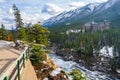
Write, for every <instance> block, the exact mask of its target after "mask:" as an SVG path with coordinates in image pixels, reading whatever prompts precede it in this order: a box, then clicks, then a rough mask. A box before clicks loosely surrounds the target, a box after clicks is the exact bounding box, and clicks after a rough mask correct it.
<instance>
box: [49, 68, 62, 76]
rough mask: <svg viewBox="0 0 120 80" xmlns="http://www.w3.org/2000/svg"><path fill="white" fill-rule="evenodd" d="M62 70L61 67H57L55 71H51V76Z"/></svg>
mask: <svg viewBox="0 0 120 80" xmlns="http://www.w3.org/2000/svg"><path fill="white" fill-rule="evenodd" d="M61 70H62V69H61V68H56V69H55V70H54V71H52V72H51V73H50V75H51V76H56V75H57V74H59V73H60V71H61Z"/></svg>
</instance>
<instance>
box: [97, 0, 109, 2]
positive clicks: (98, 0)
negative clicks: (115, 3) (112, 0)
mask: <svg viewBox="0 0 120 80" xmlns="http://www.w3.org/2000/svg"><path fill="white" fill-rule="evenodd" d="M107 1H108V0H97V2H107Z"/></svg>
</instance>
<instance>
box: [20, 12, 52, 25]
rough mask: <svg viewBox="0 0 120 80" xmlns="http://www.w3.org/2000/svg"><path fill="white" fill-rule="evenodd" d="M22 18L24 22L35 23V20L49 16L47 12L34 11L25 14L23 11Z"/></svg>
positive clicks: (41, 19)
mask: <svg viewBox="0 0 120 80" xmlns="http://www.w3.org/2000/svg"><path fill="white" fill-rule="evenodd" d="M21 16H22V19H23V22H24V23H30V22H31V23H33V24H34V23H37V22H39V21H40V22H42V21H43V20H45V19H48V18H50V17H51V16H50V15H48V14H40V13H35V14H27V13H25V12H22V13H21Z"/></svg>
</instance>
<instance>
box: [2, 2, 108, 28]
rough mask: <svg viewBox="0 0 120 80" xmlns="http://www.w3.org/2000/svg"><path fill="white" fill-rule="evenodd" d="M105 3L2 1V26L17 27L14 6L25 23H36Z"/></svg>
mask: <svg viewBox="0 0 120 80" xmlns="http://www.w3.org/2000/svg"><path fill="white" fill-rule="evenodd" d="M105 1H107V0H0V24H2V23H3V24H4V25H5V26H6V28H8V29H11V26H14V25H15V22H14V16H13V10H12V5H13V4H16V6H17V7H18V8H19V9H20V11H21V16H22V19H23V21H24V22H26V23H29V22H32V23H36V22H38V21H43V20H45V19H48V18H50V17H52V16H55V15H57V14H59V13H61V12H63V11H69V10H71V9H75V8H77V7H82V6H84V5H86V4H89V3H94V2H99V3H101V2H105Z"/></svg>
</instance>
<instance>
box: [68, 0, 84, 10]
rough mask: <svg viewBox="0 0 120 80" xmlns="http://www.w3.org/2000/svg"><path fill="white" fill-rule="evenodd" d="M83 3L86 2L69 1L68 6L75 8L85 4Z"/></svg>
mask: <svg viewBox="0 0 120 80" xmlns="http://www.w3.org/2000/svg"><path fill="white" fill-rule="evenodd" d="M85 5H86V3H84V2H81V1H79V2H72V3H70V7H71V8H72V9H75V8H78V7H82V6H85Z"/></svg>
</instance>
